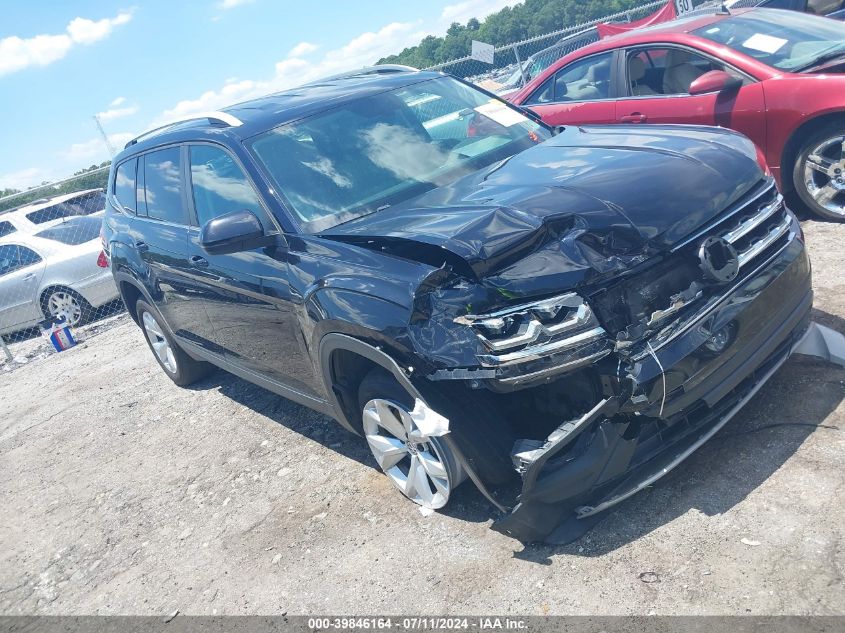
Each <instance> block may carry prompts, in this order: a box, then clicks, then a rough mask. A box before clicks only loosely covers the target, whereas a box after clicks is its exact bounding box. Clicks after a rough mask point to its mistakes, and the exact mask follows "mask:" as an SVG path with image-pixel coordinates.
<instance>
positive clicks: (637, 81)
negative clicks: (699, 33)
mask: <svg viewBox="0 0 845 633" xmlns="http://www.w3.org/2000/svg"><path fill="white" fill-rule="evenodd" d="M711 70H722V71H725V72H727V73H730V74H732V75H736V76H739V75H737V74H736V73H735V72H733V71H732V70H731V68H729V67H728V66H725V65H724V64H721V63H719V62H717V61H715V60H712V59H710V58H708V57H704V56H703V55H699V54H697V53H694V52H692V51H689V50H686V49H682V48H647V49H638V50H636V51H632V52H630V53H629V54H628V60H627V75H628V76H627V86H628V94H629V95H631V96H635V97H642V96H649V95H686V94H689V88H690V85H691V84H692V82H693V81H695V80H696V79H698V78H699V77H701V75H703V74H704V73H706V72H709V71H711Z"/></svg>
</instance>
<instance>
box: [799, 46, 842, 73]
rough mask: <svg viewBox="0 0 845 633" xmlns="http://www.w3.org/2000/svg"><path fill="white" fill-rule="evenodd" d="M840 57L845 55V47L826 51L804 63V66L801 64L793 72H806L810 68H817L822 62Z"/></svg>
mask: <svg viewBox="0 0 845 633" xmlns="http://www.w3.org/2000/svg"><path fill="white" fill-rule="evenodd" d="M840 57H845V48H840V49H838V50H835V51H831V52H829V53H825V54H824V55H820V56H819V57H817V58H816V59H814V60H813V61H811V62H810V63H809V64H804V65H803V66H799V67H798V68H796V69H794V70H793V71H792V72H794V73H800V72H804V71H805V70H809V69H810V68H815V67H816V66H821V65H822V64H826V63H827V62H830V61H833V60H834V59H838V58H840Z"/></svg>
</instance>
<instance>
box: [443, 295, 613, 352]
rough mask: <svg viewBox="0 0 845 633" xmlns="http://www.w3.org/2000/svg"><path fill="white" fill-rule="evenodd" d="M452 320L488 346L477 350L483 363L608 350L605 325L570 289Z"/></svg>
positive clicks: (484, 345) (483, 344)
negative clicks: (465, 326) (496, 310)
mask: <svg viewBox="0 0 845 633" xmlns="http://www.w3.org/2000/svg"><path fill="white" fill-rule="evenodd" d="M455 322H456V323H459V324H461V325H467V326H469V327H471V328H472V329H473V331H474V332H475V334H476V336H477V337H478V339H479V340H480V341H481V344H482V346H483V348H484V349H485V350H486V352H487V353H482V354H479V356H478V360H479V362H480V363H481V364H482V365H483V366H485V367H502V366H508V365H513V364H516V363H527V362H529V361H535V360H538V359H546V358H549V357H556V358H559V359H560V360H561V361H562V362H563V363H564V364H565V365H566V366H567V367H568V366H575V365H580V364H584V363H586V362H590V361H593V360H596V359H598V358H600V357H601V356H604V355H606V354H607V353H609V350H608V346H607V337H606V332H605V331H604V328H602V327H601V325H600V324H599V322H598V320H597V319H596V316H595V315H594V314H593V311H592V310H591V309H590V306H589V305H588V304H587V302H586V301H584V300H583V299H582V298H581V297H579V296H578V295H577V294H575V293H572V292H570V293H567V294H563V295H558V296H556V297H551V298H550V299H543V300H542V301H535V302H532V303H526V304H523V305H518V306H514V307H511V308H506V309H504V310H500V311H498V312H493V313H490V314H479V315H476V314H469V315H465V316H460V317H458V318H456V319H455ZM558 367H560V365H558Z"/></svg>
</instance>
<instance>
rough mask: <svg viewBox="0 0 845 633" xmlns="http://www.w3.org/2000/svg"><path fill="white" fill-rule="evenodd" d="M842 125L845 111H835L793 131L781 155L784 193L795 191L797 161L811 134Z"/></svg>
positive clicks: (804, 123)
mask: <svg viewBox="0 0 845 633" xmlns="http://www.w3.org/2000/svg"><path fill="white" fill-rule="evenodd" d="M834 123H840V124H842V125H845V110H835V111H833V112H825V113H822V114H818V115H817V116H814V117H813V118H812V119H809V120H807V121H804V122H803V123H801V125H799V126H798V127H797V128H795V129H794V130H792V133H791V134H790V135H789V138H788V139H787V141H786V144H785V145H784V146H783V152H782V154H781V161H780V167H781V172H780V173H781V174H782V176H781V188H782V189H783V190H784V191H794V190H795V184H794V183H793V182H792V171H793V169H794V168H795V159H796V158H797V157H798V154H799V152H800V151H801V143H802V141H803V139H806V138H807V137H808V136H810V135H811V134H815V133H816V132H817V131H819V130H822V129H824V128H826V127H827V126H829V125H831V124H834Z"/></svg>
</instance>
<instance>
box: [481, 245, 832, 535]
mask: <svg viewBox="0 0 845 633" xmlns="http://www.w3.org/2000/svg"><path fill="white" fill-rule="evenodd" d="M811 308H812V290H811V285H810V264H809V261H808V259H807V256H806V252H805V250H804V246H803V244H802V243H801V242H800V240H797V239H794V240H792V241H791V242H790V243H789V244H788V245H787V246H786V247H785V248H784V249H783V250H782V251H781V252H780V253H778V254H777V255H776V256H775V257H773V258H772V259H771V260H770V261H769V262H767V263H766V265H765V266H761V268H760V270H759V271H757V272H756V273H755V274H754V275H751V276H749V277H747V278H746V279H745V280H743V281H742V282H741V283H740V284H739V285H738V286H737V287H735V288H733V289H731V290H730V292H729V293H727V294H726V295H725V296H724V297H723V299H722V300H721V301H720V302H719V304H718V305H717V306H715V308H714V309H711V310H708V311H707V312H706V313H705V314H703V315H700V317H698V318H696V320H695V322H694V323H691V324H690V325H689V327H685V328H684V330H683V331H682V332H679V333H678V334H676V335H674V336H673V337H671V338H670V339H669V340H666V341H664V342H663V343H662V344H661V345H660V346H659V347H657V348H653V349H652V350H650V351H648V352H647V353H646V354H645V355H638V354H637V353H636V352H634V353H633V354H632V355H631V356H630V357H629V359H630V360H629V364H628V367H627V372H628V379H629V383H630V385H631V389H632V390H633V396H631V394H626V395H625V396H619V397H611V398H606V399H604V400H602V401H601V402H599V403H598V404H597V405H596V406H595V407H594V408H593V409H592V410H591V411H589V412H587V413H586V414H585V415H584V416H582V417H581V418H580V419H578V420H574V421H571V422H568V423H566V424H564V425H562V426H561V427H559V428H558V429H557V430H556V431H555V432H553V433H552V434H551V435H550V436H549V437H548V438H547V440H546V442H545V443H542V444H540V443H537V442H534V443H532V442H524V443H523V444H521V445H520V444H519V443H518V445H517V446H516V447H515V449H514V460H515V463H517V464H518V465H519V467H520V468H519V469H520V470H521V472H522V476H523V485H522V493H521V495H520V497H519V503H518V504H517V505H516V507H515V508H514V509H513V511H512V512H511V513H510V514H509V515H507V516H505V517H504V518H502V519H501V520H499V521H498V522H497V523H496V524H494V528H495V529H497V530H499V531H501V532H503V533H505V534H508V535H510V536H513V537H514V538H517V539H519V540H521V541H524V542H532V541H548V542H555V543H560V542H567V541H568V540H572V538H577V536H578V535H579V534H578V531H577V530H575V531H574V532H573V530H572V529H571V526H570V528H568V529H565V528H561V529H560V530H558V532H557V534H556V533H555V531H556V529H557V528H558V527H559V526H560V524H561V523H564V524H566V523H569V524H571V523H572V522H573V521H575V522H583V523H584V525H587V527H589V525H588V523H589V518H590V517H593V516H595V515H596V514H597V513H600V512H602V511H603V510H606V509H608V508H610V507H612V506H614V505H616V504H618V503H619V502H621V501H622V500H624V499H626V498H628V497H630V496H631V495H633V494H635V493H636V492H638V491H639V490H641V489H642V488H644V487H646V486H648V485H651V484H652V483H654V482H655V481H657V480H658V479H660V478H661V477H662V476H663V475H665V474H666V473H668V472H669V471H670V470H672V469H673V468H674V467H675V466H677V465H678V464H680V463H681V462H682V461H683V460H684V459H686V458H687V457H688V456H689V455H691V454H692V453H693V452H694V451H695V450H696V449H698V448H699V447H700V446H701V445H702V444H704V443H705V442H706V441H707V440H708V439H710V438H711V437H712V436H713V435H715V434H716V433H717V432H718V431H719V429H721V428H722V427H723V426H724V425H725V424H726V423H727V422H728V421H729V420H730V419H731V418H732V417H733V416H734V415H735V414H736V413H737V412H738V411H739V410H740V409H741V408H742V407H743V406H744V405H745V404H746V402H748V400H749V399H751V397H752V396H753V395H754V394H755V393H756V392H757V391H758V390H759V389H760V388H761V387H762V386H763V385H764V384H765V382H766V381H767V380H768V379H769V378H770V377H771V376H772V375H773V374H774V373H775V371H777V369H778V368H779V367H780V366H781V365H782V364H783V363H784V362H785V361H786V360H787V359H788V358H789V357H790V355H791V354H793V353H796V352H800V353H814V354H816V355H819V356H822V357H825V355H826V357H827V358H829V359H832V360H835V359H840V360H841V359H842V358H845V339H843V338H842V337H841V335H837V334H836V333H834V332H832V331H830V330H827V329H819V327H818V326H816V325H815V324H813V326H812V327H810V310H811ZM724 328H728V330H729V333H730V337H729V341H728V344H727V345H726V346H725V347H724V349H721V350H719V351H718V353H717V352H714V351H713V350H712V349H711V348H712V346H711V347H708V346H707V343H708V341H710V340H711V339H712V337H713V335H714V334H715V333H717V332H719V331H721V330H723V329H724ZM840 339H841V341H842V342H841V343H840V342H839V341H840ZM567 535H569V536H567Z"/></svg>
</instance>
